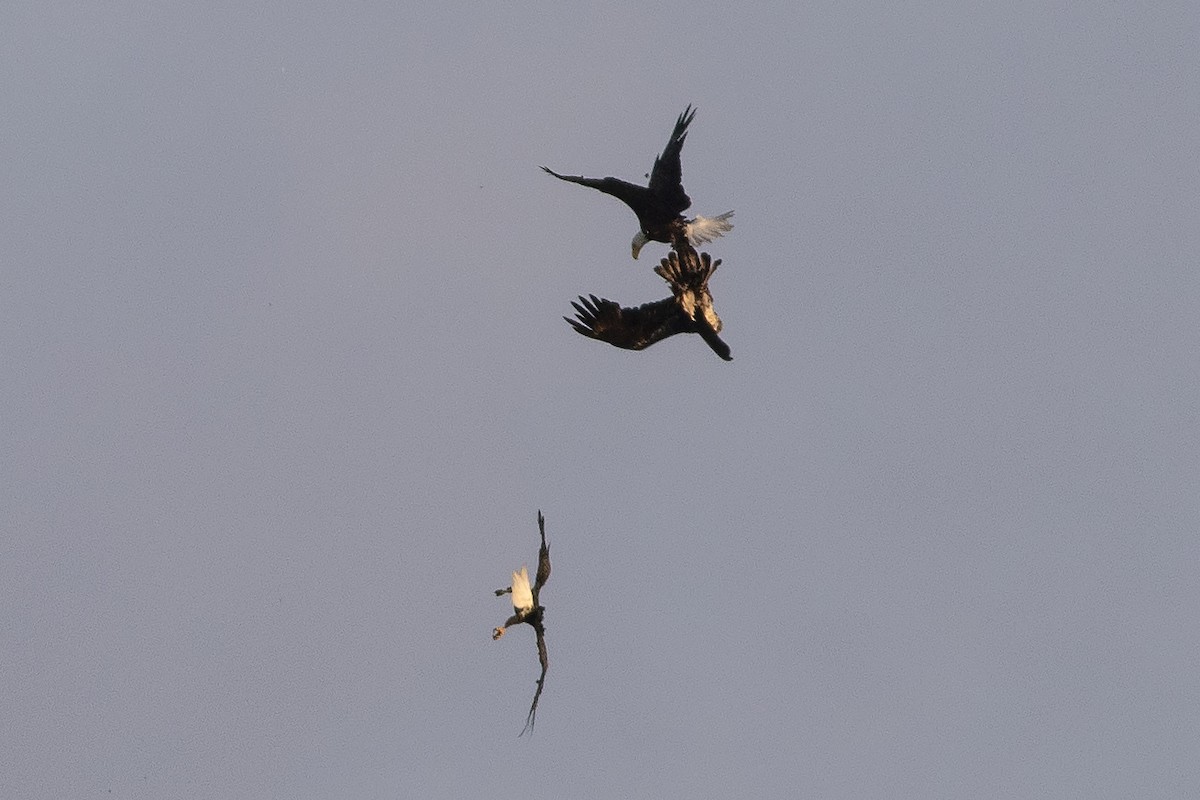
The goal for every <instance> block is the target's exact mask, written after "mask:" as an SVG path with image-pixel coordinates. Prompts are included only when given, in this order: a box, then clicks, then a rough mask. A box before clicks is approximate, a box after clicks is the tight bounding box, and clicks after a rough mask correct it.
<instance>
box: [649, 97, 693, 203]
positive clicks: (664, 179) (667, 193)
mask: <svg viewBox="0 0 1200 800" xmlns="http://www.w3.org/2000/svg"><path fill="white" fill-rule="evenodd" d="M695 116H696V111H695V109H693V108H692V107H691V105H690V104H689V105H688V107H687V108H686V109H684V111H683V113H682V114H680V115H679V118H678V119H677V120H675V130H673V131H671V138H670V140H668V141H667V146H666V147H665V148H663V151H662V155H661V156H659V157H658V158H656V159H654V168H653V169H652V170H650V186H649V189H650V192H651V193H652V194H653V195H654V198H655V200H656V202H657V204H658V211H659V213H660V214H661V215H662V216H663V219H662V220H661V221H660V222H665V221H666V220H668V219H671V218H672V217H676V216H678V215H679V214H682V213H683V212H684V211H685V210H687V208H688V206H690V205H691V204H692V201H691V198H689V197H688V196H687V194H686V193H684V191H683V167H681V166H680V163H679V154H680V152H681V151H682V150H683V140H684V139H686V138H687V128H688V125H690V124H691V123H692V119H693V118H694V117H695Z"/></svg>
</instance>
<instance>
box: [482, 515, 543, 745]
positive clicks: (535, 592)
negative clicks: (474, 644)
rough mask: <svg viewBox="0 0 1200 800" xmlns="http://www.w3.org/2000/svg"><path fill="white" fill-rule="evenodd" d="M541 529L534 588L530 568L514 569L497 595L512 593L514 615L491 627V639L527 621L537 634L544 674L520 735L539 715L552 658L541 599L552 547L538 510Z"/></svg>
mask: <svg viewBox="0 0 1200 800" xmlns="http://www.w3.org/2000/svg"><path fill="white" fill-rule="evenodd" d="M538 531H540V532H541V535H542V546H541V547H540V548H539V549H538V568H537V578H536V579H535V582H534V584H533V588H532V589H531V588H530V587H529V570H528V569H527V568H526V567H521V569H520V571H519V572H513V574H512V585H511V586H509V587H508V588H507V589H497V590H496V596H497V597H499V596H500V595H502V594H511V595H512V604H513V615H512V616H511V617H509V618H508V619H507V620H505V622H504V624H503V625H501V626H500V627H498V628H496V629H494V630H493V631H492V639H493V640H495V639H499V638H500V637H501V636H503V635H504V631H505V630H506V629H508V628H510V627H511V626H513V625H518V624H520V623H522V622H524V623H525V624H526V625H528V626H529V627H531V628H533V630H534V632H535V633H536V634H537V651H538V661H540V662H541V665H542V674H541V676H540V677H538V679H537V691H535V692H534V693H533V705H531V706H529V716H527V717H526V718H525V727H524V728H522V729H521V733H520V734H519V735H520V736H524V735H525V731H530V732H532V731H533V723H534V722H535V720H536V719H537V707H538V699H539V698H540V697H541V696H542V685H543V684H544V683H545V682H546V670H547V669H549V668H550V659H549V658H548V657H547V655H546V629H545V627H544V626H543V625H542V616H543V615H544V614H545V611H546V609H545V608H543V607H542V604H541V602H540V601H539V600H538V596H539V595H540V594H541V591H542V587H543V586H545V585H546V581H547V580H549V579H550V547H549V546H548V545H547V544H546V518H545V517H543V516H542V512H541V511H540V510H539V511H538Z"/></svg>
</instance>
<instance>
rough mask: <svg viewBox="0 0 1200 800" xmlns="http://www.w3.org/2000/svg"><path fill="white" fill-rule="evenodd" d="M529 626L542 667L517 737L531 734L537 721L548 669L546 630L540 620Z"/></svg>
mask: <svg viewBox="0 0 1200 800" xmlns="http://www.w3.org/2000/svg"><path fill="white" fill-rule="evenodd" d="M530 624H531V625H533V629H534V630H535V631H537V649H538V661H539V662H541V665H542V674H541V675H540V676H538V679H537V690H536V691H534V693H533V703H532V704H531V705H530V706H529V716H527V717H526V718H525V727H524V728H522V729H521V733H520V734H518V735H519V736H524V735H525V731H529V732H530V733H532V732H533V724H534V722H536V721H537V706H538V700H540V699H541V697H542V686H543V685H544V684H545V683H546V670H548V669H549V668H550V658H549V656H547V655H546V629H545V628H544V627H543V626H542V622H541V619H540V618H539V619H538V620H537V621H536V622H531V623H530Z"/></svg>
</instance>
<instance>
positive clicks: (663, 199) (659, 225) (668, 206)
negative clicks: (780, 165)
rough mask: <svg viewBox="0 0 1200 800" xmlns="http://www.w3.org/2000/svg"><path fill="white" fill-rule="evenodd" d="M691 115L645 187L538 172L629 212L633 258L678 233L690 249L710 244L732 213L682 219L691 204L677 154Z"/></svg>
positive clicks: (687, 113) (680, 123) (687, 112)
mask: <svg viewBox="0 0 1200 800" xmlns="http://www.w3.org/2000/svg"><path fill="white" fill-rule="evenodd" d="M695 116H696V111H695V110H694V109H693V108H692V107H691V105H689V106H688V107H687V108H686V109H684V112H683V113H682V114H680V115H679V118H678V119H677V120H676V121H675V130H673V131H672V132H671V138H670V139H669V140H668V141H667V146H666V148H665V149H664V150H663V151H662V155H660V156H659V157H658V158H656V159H654V167H653V168H652V169H651V170H650V174H649V178H650V183H649V185H648V186H638V185H637V184H636V183H630V182H628V181H623V180H621V179H620V178H611V177H610V178H585V177H583V176H582V175H560V174H558V173H557V172H555V171H554V170H552V169H550V168H549V167H542V169H544V170H546V172H549V173H550V174H551V175H553V176H554V177H556V178H558V179H559V180H564V181H570V182H571V183H578V184H580V185H581V186H590V187H591V188H593V189H598V190H599V191H601V192H604V193H605V194H610V195H612V196H613V197H615V198H617V199H618V200H620V201H621V202H623V203H625V205H627V206H629V207H630V208H631V209H633V213H634V214H637V218H638V224H639V225H640V226H641V227H640V229H639V230H638V232H637V233H636V234H634V237H633V245H632V249H633V257H634V258H637V257H638V253H639V252H641V250H642V247H643V246H644V245H645V244H646V242H666V243H667V244H670V243H671V242H673V241H674V240H675V238H676V237H677V236H679V235H680V234H682V235H684V236H686V237H687V240H688V242H690V243H691V244H692V245H693V246H695V245H700V244H704V243H706V242H711V241H712V240H713V239H716V238H717V237H718V236H720V235H721V234H723V233H726V232H728V231H730V230H732V229H733V223H732V222H730V221H729V218H730V217H732V216H733V212H732V211H726V212H725V213H724V214H721V215H720V216H718V217H712V218H709V217H699V216H698V217H696V218H694V219H686V218H685V217H684V216H683V212H684V211H686V210H687V209H688V208H689V207H690V206H691V205H692V200H691V198H690V197H688V196H687V193H686V192H684V191H683V169H682V167H681V166H680V164H679V153H680V151H681V150H682V149H683V140H684V139H686V138H687V129H688V125H690V124H691V122H692V118H693V117H695Z"/></svg>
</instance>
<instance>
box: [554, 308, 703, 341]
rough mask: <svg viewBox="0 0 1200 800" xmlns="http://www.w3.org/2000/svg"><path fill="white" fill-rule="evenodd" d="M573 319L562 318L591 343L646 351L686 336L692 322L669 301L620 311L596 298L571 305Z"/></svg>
mask: <svg viewBox="0 0 1200 800" xmlns="http://www.w3.org/2000/svg"><path fill="white" fill-rule="evenodd" d="M571 305H572V306H574V307H575V316H576V319H571V318H569V317H563V319H565V320H566V321H567V322H569V323H571V326H572V327H573V328H575V330H576V331H578V332H579V333H581V334H583V335H584V336H588V337H590V338H592V339H598V340H600V341H602V342H608V343H609V344H611V345H613V346H615V347H621V348H624V349H626V350H645V349H646V348H647V347H649V346H650V345H652V344H654V343H655V342H660V341H662V340H663V339H666V338H667V337H668V336H674V335H675V334H677V333H688V332H690V331H691V330H692V322H691V320H690V319H689V318H688V317H687V315H686V314H683V313H681V312H680V309H679V306H678V305H677V304H676V302H675V299H674V298H671V297H668V298H667V299H665V300H658V301H656V302H653V303H646V304H645V305H642V306H638V307H637V308H622V307H621V306H619V305H617V304H616V303H614V302H613V301H612V300H605V299H602V298H599V297H596V295H594V294H593V295H588V296H587V297H584V296H582V295H580V297H579V302H578V303H576V302H575V301H571Z"/></svg>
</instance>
